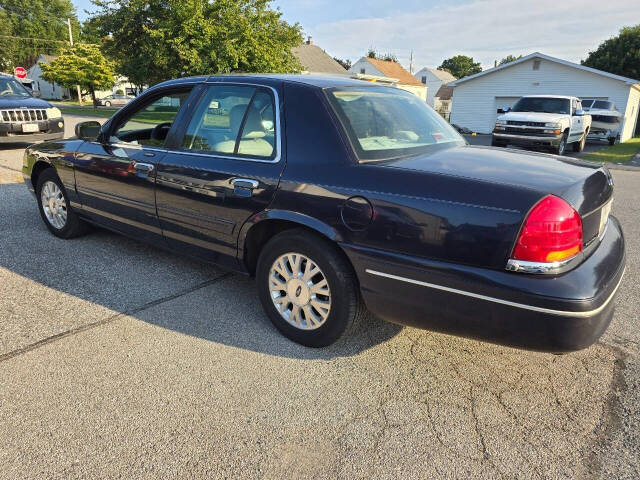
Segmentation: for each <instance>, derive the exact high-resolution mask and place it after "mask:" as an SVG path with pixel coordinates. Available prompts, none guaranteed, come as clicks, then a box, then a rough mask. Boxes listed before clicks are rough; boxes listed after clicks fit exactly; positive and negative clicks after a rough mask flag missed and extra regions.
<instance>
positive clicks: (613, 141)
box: [608, 137, 616, 147]
mask: <svg viewBox="0 0 640 480" xmlns="http://www.w3.org/2000/svg"><path fill="white" fill-rule="evenodd" d="M608 140H609V145H611V146H612V147H613V146H614V145H615V144H616V139H615V137H612V138H609V139H608Z"/></svg>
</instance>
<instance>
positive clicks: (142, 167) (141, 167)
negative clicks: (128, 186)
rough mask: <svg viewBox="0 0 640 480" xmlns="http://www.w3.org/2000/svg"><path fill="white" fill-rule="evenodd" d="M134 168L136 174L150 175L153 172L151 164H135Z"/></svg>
mask: <svg viewBox="0 0 640 480" xmlns="http://www.w3.org/2000/svg"><path fill="white" fill-rule="evenodd" d="M133 168H134V169H135V171H136V172H144V173H149V172H151V171H152V170H153V165H152V164H151V163H142V162H134V163H133Z"/></svg>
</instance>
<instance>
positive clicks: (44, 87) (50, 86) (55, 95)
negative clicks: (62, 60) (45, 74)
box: [27, 55, 71, 100]
mask: <svg viewBox="0 0 640 480" xmlns="http://www.w3.org/2000/svg"><path fill="white" fill-rule="evenodd" d="M56 58H57V57H53V56H51V55H40V56H39V57H38V60H37V61H36V63H35V65H33V66H32V67H31V68H29V69H28V70H27V78H30V79H31V80H33V84H32V85H33V89H34V91H36V92H40V97H42V98H46V99H47V100H62V99H63V98H70V97H71V93H70V92H69V89H68V88H64V87H61V86H60V85H58V84H57V83H55V82H54V83H50V82H47V81H46V80H44V79H43V78H42V68H40V62H42V63H49V62H52V61H54V60H55V59H56Z"/></svg>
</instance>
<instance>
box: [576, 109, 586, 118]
mask: <svg viewBox="0 0 640 480" xmlns="http://www.w3.org/2000/svg"><path fill="white" fill-rule="evenodd" d="M574 115H575V116H576V117H582V116H583V115H585V113H584V110H581V109H578V110H576V111H575V113H574Z"/></svg>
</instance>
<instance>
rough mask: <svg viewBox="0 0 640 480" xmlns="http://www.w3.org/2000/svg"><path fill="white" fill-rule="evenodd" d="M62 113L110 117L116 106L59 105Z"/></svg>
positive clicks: (115, 110)
mask: <svg viewBox="0 0 640 480" xmlns="http://www.w3.org/2000/svg"><path fill="white" fill-rule="evenodd" d="M58 108H60V110H62V114H63V115H77V116H79V117H100V118H110V117H111V116H112V115H113V114H114V113H116V112H117V111H118V109H117V108H82V107H74V106H69V107H67V106H66V105H65V106H62V105H59V107H58Z"/></svg>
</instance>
